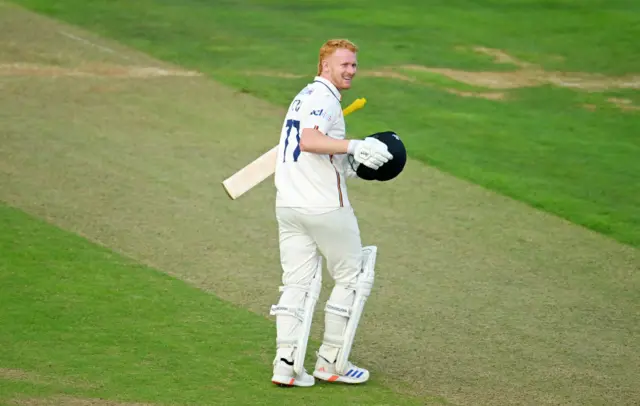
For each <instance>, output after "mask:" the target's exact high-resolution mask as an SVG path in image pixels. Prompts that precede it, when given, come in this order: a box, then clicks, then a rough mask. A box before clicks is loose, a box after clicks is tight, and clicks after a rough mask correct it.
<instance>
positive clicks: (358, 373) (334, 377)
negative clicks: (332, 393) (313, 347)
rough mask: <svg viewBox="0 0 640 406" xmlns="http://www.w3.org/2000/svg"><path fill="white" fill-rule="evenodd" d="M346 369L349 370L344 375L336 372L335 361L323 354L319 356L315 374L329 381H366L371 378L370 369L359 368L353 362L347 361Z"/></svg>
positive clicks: (352, 382)
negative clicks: (330, 360)
mask: <svg viewBox="0 0 640 406" xmlns="http://www.w3.org/2000/svg"><path fill="white" fill-rule="evenodd" d="M346 371H347V372H345V373H344V375H340V374H338V373H337V372H336V364H335V362H334V363H330V362H329V361H327V360H326V359H324V358H322V357H321V356H318V361H316V369H315V370H314V371H313V376H315V377H316V378H318V379H321V380H323V381H327V382H344V383H351V384H354V383H365V382H367V381H368V380H369V371H367V370H366V369H364V368H359V367H357V366H355V365H353V364H352V363H351V362H348V363H347V368H346Z"/></svg>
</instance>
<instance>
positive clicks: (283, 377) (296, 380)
mask: <svg viewBox="0 0 640 406" xmlns="http://www.w3.org/2000/svg"><path fill="white" fill-rule="evenodd" d="M271 382H273V383H274V384H276V385H280V386H303V387H308V386H313V385H314V384H315V383H316V380H315V379H313V376H311V375H309V374H308V373H307V371H306V370H302V374H300V375H296V373H295V372H294V371H293V364H291V365H289V364H288V363H286V362H284V361H283V360H277V361H275V362H274V366H273V376H272V377H271Z"/></svg>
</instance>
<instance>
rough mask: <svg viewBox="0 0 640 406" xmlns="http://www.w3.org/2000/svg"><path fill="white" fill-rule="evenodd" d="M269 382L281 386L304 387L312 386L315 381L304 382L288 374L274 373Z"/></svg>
mask: <svg viewBox="0 0 640 406" xmlns="http://www.w3.org/2000/svg"><path fill="white" fill-rule="evenodd" d="M271 382H272V383H273V384H275V385H278V386H283V387H293V386H300V387H305V388H307V387H309V386H313V384H314V383H315V382H309V383H305V382H302V381H298V380H297V379H296V378H292V377H290V376H282V375H274V376H273V377H272V378H271Z"/></svg>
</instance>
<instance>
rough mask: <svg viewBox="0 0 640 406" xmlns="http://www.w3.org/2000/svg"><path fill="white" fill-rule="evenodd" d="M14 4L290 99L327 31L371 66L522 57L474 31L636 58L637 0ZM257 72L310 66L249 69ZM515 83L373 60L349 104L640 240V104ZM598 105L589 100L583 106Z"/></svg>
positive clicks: (468, 170) (500, 183) (536, 47)
mask: <svg viewBox="0 0 640 406" xmlns="http://www.w3.org/2000/svg"><path fill="white" fill-rule="evenodd" d="M16 2H17V3H19V4H22V5H25V6H27V7H29V8H31V9H33V10H36V11H38V12H42V13H45V14H48V15H51V16H53V17H56V18H60V19H62V20H65V21H68V22H71V23H73V24H77V25H79V26H83V27H86V28H88V29H91V30H93V31H96V32H98V33H101V34H103V35H106V36H109V37H112V38H115V39H117V40H119V41H122V42H123V43H126V44H129V45H132V46H134V47H136V48H138V49H140V50H142V51H145V52H148V53H150V54H151V55H154V56H155V57H158V58H161V59H164V60H167V61H171V62H174V63H177V64H179V65H182V66H186V67H190V68H195V69H199V70H201V71H203V72H206V73H208V74H210V75H211V76H212V77H213V78H215V79H216V80H218V81H221V82H224V83H226V84H229V85H232V86H234V87H236V88H238V89H244V91H247V92H250V93H252V94H254V95H256V96H258V97H261V98H264V99H266V100H268V101H271V102H274V103H276V104H278V105H281V106H284V105H286V104H287V103H288V102H289V100H290V98H291V97H292V94H294V93H295V92H296V91H297V90H298V89H299V88H300V87H301V86H302V85H303V84H304V83H306V81H307V80H309V79H310V78H311V76H312V75H313V74H314V73H315V64H316V57H317V56H316V53H317V49H318V47H319V45H320V44H321V43H322V42H323V41H325V40H326V39H327V38H329V37H342V36H345V37H349V38H351V39H353V40H354V41H355V42H356V43H358V44H359V45H360V46H361V49H362V52H361V54H360V57H359V59H360V63H361V69H362V71H363V72H366V71H367V70H375V69H380V68H384V67H388V66H399V65H403V64H417V65H424V66H430V67H447V68H454V69H464V70H469V71H475V70H492V71H504V70H513V69H514V67H513V66H512V65H509V64H495V63H494V62H493V59H492V58H491V57H489V56H487V55H482V54H478V53H475V52H471V51H469V47H472V46H475V45H479V46H485V47H490V48H498V49H502V50H504V51H506V52H507V53H509V54H510V55H513V56H515V57H518V58H520V59H522V60H525V61H527V62H531V63H535V64H538V65H540V66H541V67H542V68H544V69H546V70H549V71H556V70H557V71H568V72H597V73H603V74H607V75H612V76H616V75H623V74H629V73H634V72H635V73H637V72H638V71H640V45H639V44H640V43H639V42H638V41H637V38H640V3H638V2H635V1H632V0H627V1H624V0H617V1H601V0H592V1H577V0H575V1H569V0H564V1H560V0H547V1H533V0H528V1H515V0H512V1H496V0H484V1H481V2H477V1H475V2H472V1H466V0H457V1H448V2H445V1H428V2H422V1H409V0H400V1H395V2H392V3H388V2H386V1H382V0H378V1H366V2H365V1H356V0H352V1H347V2H344V1H325V2H311V1H303V2H292V1H284V0H280V1H272V0H269V1H267V0H264V1H257V0H253V1H250V0H243V1H216V2H211V1H203V0H200V1H199V0H179V1H178V0H162V1H160V0H156V1H153V0H141V1H136V2H130V1H123V0H119V1H105V0H92V1H85V0H82V1H81V0H59V1H48V0H46V1H45V0H16ZM461 46H462V47H466V48H462V49H461V48H460V47H461ZM260 70H263V71H280V72H287V73H293V74H304V75H307V77H305V78H301V79H282V78H277V77H265V76H259V75H249V74H247V72H248V71H260ZM427 79H428V81H429V82H430V83H432V84H436V85H439V86H446V87H452V86H450V85H448V84H447V83H446V82H447V80H442V79H436V80H434V77H433V76H431V77H427ZM457 88H461V89H465V88H466V87H465V85H462V86H458V87H457ZM507 93H508V95H509V100H508V101H507V102H495V101H486V100H479V99H468V98H461V97H459V96H455V95H451V94H448V93H446V92H445V91H444V90H443V89H440V88H439V87H438V86H435V87H434V86H415V85H412V84H410V83H403V82H401V81H398V80H391V79H381V78H369V77H365V76H364V74H363V76H362V77H361V78H360V79H359V80H358V81H357V82H356V86H355V89H354V90H353V91H352V92H351V93H350V94H348V95H347V96H346V97H345V103H348V102H349V101H351V100H352V99H355V98H356V97H363V96H364V97H367V98H368V100H369V103H368V105H367V108H366V109H364V110H362V111H360V112H358V114H356V115H354V116H353V117H351V118H350V121H349V130H350V131H351V133H350V134H351V136H352V137H362V136H364V135H366V134H370V133H373V132H377V131H381V130H386V129H389V128H391V129H393V130H395V131H397V132H398V133H399V134H400V135H401V136H402V137H403V139H404V140H405V141H406V144H407V146H408V149H409V154H410V156H412V157H414V158H416V159H419V160H422V161H424V162H426V163H428V164H431V165H435V166H437V167H438V168H441V169H443V170H445V171H448V172H450V173H452V174H454V175H456V176H459V177H462V178H465V179H469V180H471V181H473V182H475V183H478V184H480V185H483V186H486V187H488V188H492V189H494V190H497V191H499V192H501V193H504V194H506V195H508V196H511V197H513V198H516V199H519V200H522V201H525V202H527V203H528V204H530V205H532V206H534V207H538V208H542V209H544V210H547V211H549V212H552V213H555V214H557V215H559V216H562V217H564V218H566V219H569V220H571V221H573V222H575V223H578V224H581V225H584V226H586V227H589V228H592V229H594V230H596V231H599V232H602V233H604V234H607V235H609V236H612V237H614V238H616V239H618V240H620V241H622V242H625V243H628V244H632V245H635V246H640V193H637V190H638V188H639V187H640V175H639V174H640V160H638V159H637V156H638V155H639V154H640V138H638V136H637V134H638V133H640V114H639V113H638V112H637V111H634V112H621V111H620V110H619V109H617V108H614V107H612V106H611V105H610V104H609V103H608V102H606V100H605V99H606V97H605V94H600V93H585V92H581V91H573V90H566V89H559V88H550V87H540V88H533V89H519V90H513V91H508V92H507ZM624 93H627V94H631V97H630V98H631V99H633V100H636V104H637V100H638V99H637V91H635V90H615V89H611V90H609V91H607V92H606V95H610V94H624ZM593 103H594V104H596V105H597V106H598V109H597V110H596V111H595V112H591V111H588V110H585V109H584V108H583V107H582V105H583V104H593ZM274 131H275V130H274Z"/></svg>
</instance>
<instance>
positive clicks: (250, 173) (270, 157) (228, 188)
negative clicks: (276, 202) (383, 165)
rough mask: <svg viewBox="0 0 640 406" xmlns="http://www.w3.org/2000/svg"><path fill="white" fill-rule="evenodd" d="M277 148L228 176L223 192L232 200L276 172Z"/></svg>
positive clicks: (351, 108) (361, 103)
mask: <svg viewBox="0 0 640 406" xmlns="http://www.w3.org/2000/svg"><path fill="white" fill-rule="evenodd" d="M366 102H367V99H365V98H364V97H362V98H360V99H356V100H355V101H354V102H353V103H351V104H350V105H349V106H347V107H346V108H344V109H343V110H342V114H343V115H345V116H347V115H349V114H351V113H353V112H354V111H356V110H360V109H361V108H363V107H364V105H365V103H366ZM277 155H278V146H277V145H276V146H275V147H273V148H271V149H270V150H269V151H267V152H265V153H264V154H262V155H260V156H259V157H258V158H256V159H255V160H253V161H252V162H251V163H249V164H248V165H246V166H245V167H244V168H242V169H240V170H239V171H237V172H236V173H234V174H233V175H231V176H229V177H228V178H227V179H225V180H224V181H223V182H222V186H223V187H224V190H225V192H227V195H229V197H230V198H231V199H232V200H235V199H237V198H238V197H240V196H242V195H243V194H245V193H246V192H248V191H249V190H251V189H252V188H254V187H255V186H256V185H258V184H259V183H260V182H262V181H263V180H265V179H267V178H268V177H269V176H271V175H273V174H274V172H275V171H276V157H277Z"/></svg>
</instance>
